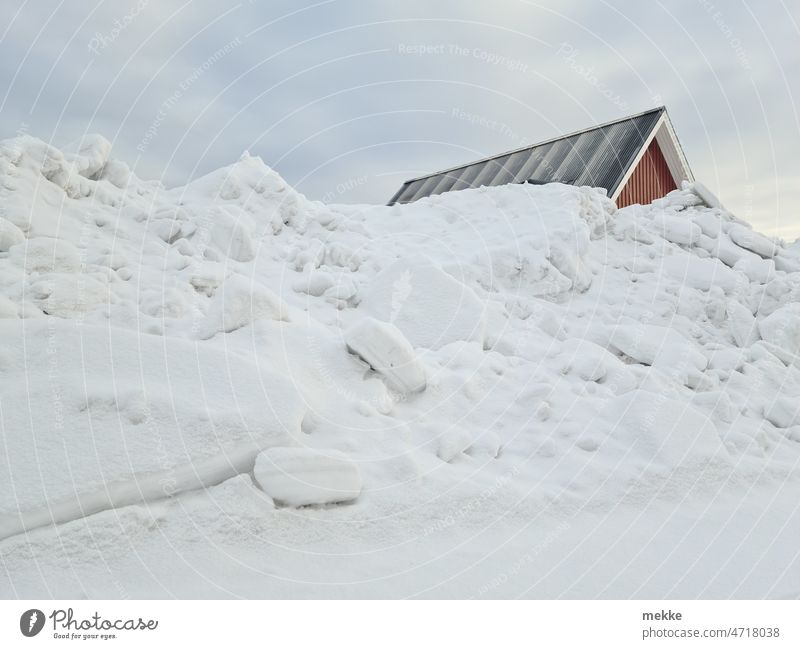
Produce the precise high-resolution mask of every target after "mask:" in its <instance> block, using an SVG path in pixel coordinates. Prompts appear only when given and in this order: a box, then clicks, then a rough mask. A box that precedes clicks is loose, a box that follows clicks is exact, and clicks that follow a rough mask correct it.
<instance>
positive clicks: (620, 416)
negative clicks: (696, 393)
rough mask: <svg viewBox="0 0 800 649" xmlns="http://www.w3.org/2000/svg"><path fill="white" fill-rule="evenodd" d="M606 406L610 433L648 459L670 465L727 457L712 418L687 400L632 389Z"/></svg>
mask: <svg viewBox="0 0 800 649" xmlns="http://www.w3.org/2000/svg"><path fill="white" fill-rule="evenodd" d="M609 406H610V407H609V416H610V421H611V422H613V428H612V431H611V437H613V438H614V439H616V440H617V441H618V442H620V443H621V444H622V446H623V447H624V448H626V449H631V452H633V453H635V454H636V455H638V456H639V457H640V458H641V459H642V460H644V461H646V462H648V463H653V464H656V465H660V466H663V467H665V468H670V469H671V468H675V467H678V466H684V467H686V466H691V465H700V466H705V464H706V462H708V461H709V460H712V459H716V460H719V461H722V462H726V461H728V460H729V456H728V452H727V451H726V450H725V447H724V445H723V444H722V440H721V438H720V436H719V433H718V432H717V429H716V427H715V426H714V422H713V420H712V419H711V418H709V417H708V416H706V415H705V414H703V412H701V411H700V410H698V409H697V408H696V407H694V406H691V405H689V404H688V403H685V402H682V401H676V400H674V399H670V398H667V397H665V396H664V395H663V394H657V393H654V392H648V391H644V390H634V391H633V392H630V393H628V394H625V395H623V396H621V397H616V398H615V399H614V400H613V401H612V402H611V403H610V404H609Z"/></svg>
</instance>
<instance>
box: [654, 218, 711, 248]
mask: <svg viewBox="0 0 800 649" xmlns="http://www.w3.org/2000/svg"><path fill="white" fill-rule="evenodd" d="M653 227H654V229H655V232H656V234H659V235H661V236H662V237H664V238H665V239H666V240H667V241H671V242H672V243H677V244H680V245H684V246H689V245H692V244H695V243H697V242H698V241H699V240H700V236H701V235H702V234H703V231H702V230H701V229H700V226H699V225H696V224H695V223H692V222H691V221H690V220H689V219H687V218H684V217H678V216H670V215H669V214H663V213H662V214H657V215H656V216H655V218H654V219H653Z"/></svg>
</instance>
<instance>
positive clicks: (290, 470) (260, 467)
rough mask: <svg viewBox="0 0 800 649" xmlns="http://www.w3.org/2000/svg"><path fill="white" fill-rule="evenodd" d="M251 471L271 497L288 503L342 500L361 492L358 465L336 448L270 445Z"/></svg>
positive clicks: (353, 497) (295, 504) (298, 504)
mask: <svg viewBox="0 0 800 649" xmlns="http://www.w3.org/2000/svg"><path fill="white" fill-rule="evenodd" d="M254 475H255V479H256V482H257V483H258V485H259V486H260V487H261V489H262V490H263V491H264V492H265V493H267V494H268V495H269V496H270V497H271V498H272V499H273V500H275V501H276V502H278V503H281V504H285V505H290V506H292V507H302V506H304V505H327V504H330V503H338V502H345V501H348V500H354V499H355V498H357V497H358V495H359V494H360V493H361V476H360V475H359V472H358V466H356V464H355V463H354V462H352V461H351V460H349V459H348V458H347V457H346V456H345V455H344V454H342V453H339V452H338V451H324V452H321V451H315V450H313V449H309V448H288V447H275V448H270V449H267V450H266V451H263V452H262V453H260V454H259V455H258V457H257V458H256V463H255V468H254Z"/></svg>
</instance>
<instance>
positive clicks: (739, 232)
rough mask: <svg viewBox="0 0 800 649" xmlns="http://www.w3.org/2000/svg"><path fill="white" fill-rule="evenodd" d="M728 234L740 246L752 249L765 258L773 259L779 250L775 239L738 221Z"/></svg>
mask: <svg viewBox="0 0 800 649" xmlns="http://www.w3.org/2000/svg"><path fill="white" fill-rule="evenodd" d="M728 236H729V237H730V238H731V241H733V242H734V243H735V244H736V245H737V246H739V247H740V248H745V249H747V250H750V251H752V252H754V253H756V254H757V255H761V256H762V257H764V258H768V259H771V258H772V257H774V256H775V255H776V254H777V252H778V247H777V246H776V245H775V242H774V241H772V240H771V239H768V238H767V237H765V236H764V235H763V234H759V233H758V232H754V231H753V230H751V229H750V228H748V227H746V226H744V225H739V224H738V223H737V224H734V225H732V226H731V228H730V230H728Z"/></svg>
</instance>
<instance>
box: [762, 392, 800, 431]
mask: <svg viewBox="0 0 800 649" xmlns="http://www.w3.org/2000/svg"><path fill="white" fill-rule="evenodd" d="M764 418H765V419H766V420H767V421H769V422H770V423H771V424H772V425H773V426H776V427H778V428H790V427H792V426H794V425H796V424H800V402H798V400H797V399H790V398H789V397H776V398H775V399H774V400H773V401H771V402H770V403H768V404H767V405H766V406H764Z"/></svg>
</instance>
